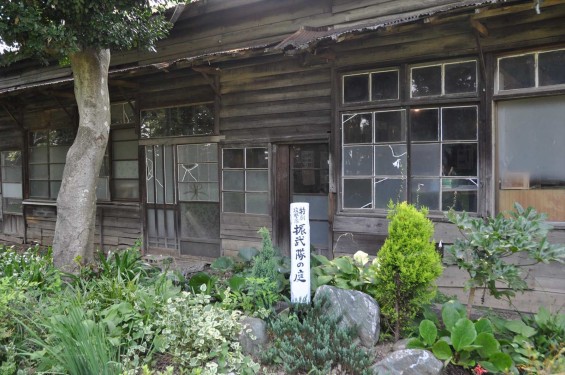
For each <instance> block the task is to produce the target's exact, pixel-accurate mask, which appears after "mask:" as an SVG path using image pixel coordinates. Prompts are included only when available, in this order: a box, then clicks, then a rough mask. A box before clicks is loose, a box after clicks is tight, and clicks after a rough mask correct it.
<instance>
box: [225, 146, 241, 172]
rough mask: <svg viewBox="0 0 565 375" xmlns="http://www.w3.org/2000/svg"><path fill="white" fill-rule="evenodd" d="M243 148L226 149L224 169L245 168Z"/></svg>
mask: <svg viewBox="0 0 565 375" xmlns="http://www.w3.org/2000/svg"><path fill="white" fill-rule="evenodd" d="M243 152H244V149H242V148H224V150H223V158H222V160H223V167H224V168H244V166H245V165H244V162H243Z"/></svg>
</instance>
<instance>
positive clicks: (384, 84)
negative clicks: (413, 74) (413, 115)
mask: <svg viewBox="0 0 565 375" xmlns="http://www.w3.org/2000/svg"><path fill="white" fill-rule="evenodd" d="M391 99H398V70H393V71H390V72H376V73H371V100H391Z"/></svg>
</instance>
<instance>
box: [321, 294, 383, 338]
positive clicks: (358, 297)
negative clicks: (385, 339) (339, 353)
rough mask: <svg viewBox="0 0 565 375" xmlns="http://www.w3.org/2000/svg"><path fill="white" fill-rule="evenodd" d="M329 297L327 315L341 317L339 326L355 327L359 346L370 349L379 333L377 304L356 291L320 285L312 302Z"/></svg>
mask: <svg viewBox="0 0 565 375" xmlns="http://www.w3.org/2000/svg"><path fill="white" fill-rule="evenodd" d="M323 295H327V296H328V297H329V308H328V313H330V314H338V315H343V320H342V321H341V323H340V324H341V325H342V326H344V327H348V326H354V325H356V326H357V331H358V333H359V339H360V341H361V345H363V346H365V347H367V348H372V347H373V346H375V344H376V343H377V342H378V341H379V334H380V333H381V326H380V316H379V314H380V311H379V304H378V303H377V301H375V300H374V299H373V298H372V297H371V296H369V295H367V294H365V293H362V292H359V291H356V290H345V289H340V288H336V287H333V286H329V285H322V286H321V287H319V288H318V289H316V294H315V295H314V301H316V300H318V299H320V298H321V297H322V296H323Z"/></svg>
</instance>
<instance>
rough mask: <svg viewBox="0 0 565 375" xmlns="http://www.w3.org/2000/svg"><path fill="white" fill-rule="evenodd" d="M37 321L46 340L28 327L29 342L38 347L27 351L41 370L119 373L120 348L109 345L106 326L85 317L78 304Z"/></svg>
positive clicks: (77, 374) (91, 374) (103, 374)
mask: <svg viewBox="0 0 565 375" xmlns="http://www.w3.org/2000/svg"><path fill="white" fill-rule="evenodd" d="M36 324H37V325H38V328H40V329H41V330H43V331H44V332H45V333H46V339H42V338H40V336H39V335H37V334H36V333H34V330H31V329H30V330H29V332H30V333H31V335H32V338H30V341H31V342H32V343H33V344H35V345H37V346H38V347H39V349H40V350H39V351H38V352H35V353H30V355H31V356H32V357H35V358H36V359H37V360H38V363H39V370H40V371H46V372H47V373H59V372H63V373H67V374H71V375H117V374H120V373H121V366H120V363H119V355H120V353H119V348H117V347H113V346H112V344H111V343H110V341H109V340H108V338H107V337H106V331H105V327H104V326H103V325H101V324H97V323H95V322H94V321H93V320H90V319H88V318H87V316H86V313H85V311H84V310H83V309H82V308H81V307H80V306H73V307H71V308H70V309H69V311H68V314H66V315H55V316H52V317H50V318H49V319H45V321H44V322H42V323H36Z"/></svg>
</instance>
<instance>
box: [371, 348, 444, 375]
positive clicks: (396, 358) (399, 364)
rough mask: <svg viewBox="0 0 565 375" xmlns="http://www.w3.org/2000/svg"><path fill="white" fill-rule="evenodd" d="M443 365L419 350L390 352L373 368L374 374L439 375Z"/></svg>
mask: <svg viewBox="0 0 565 375" xmlns="http://www.w3.org/2000/svg"><path fill="white" fill-rule="evenodd" d="M442 369H443V363H442V362H441V361H440V360H438V359H437V358H436V357H434V355H433V354H432V353H430V352H429V351H427V350H421V349H405V350H398V351H396V352H392V353H391V354H389V355H387V356H386V357H385V358H384V359H383V360H382V361H380V362H378V363H377V364H376V365H374V366H373V370H374V372H375V374H377V375H380V374H383V375H384V374H387V375H439V374H441V371H442Z"/></svg>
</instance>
